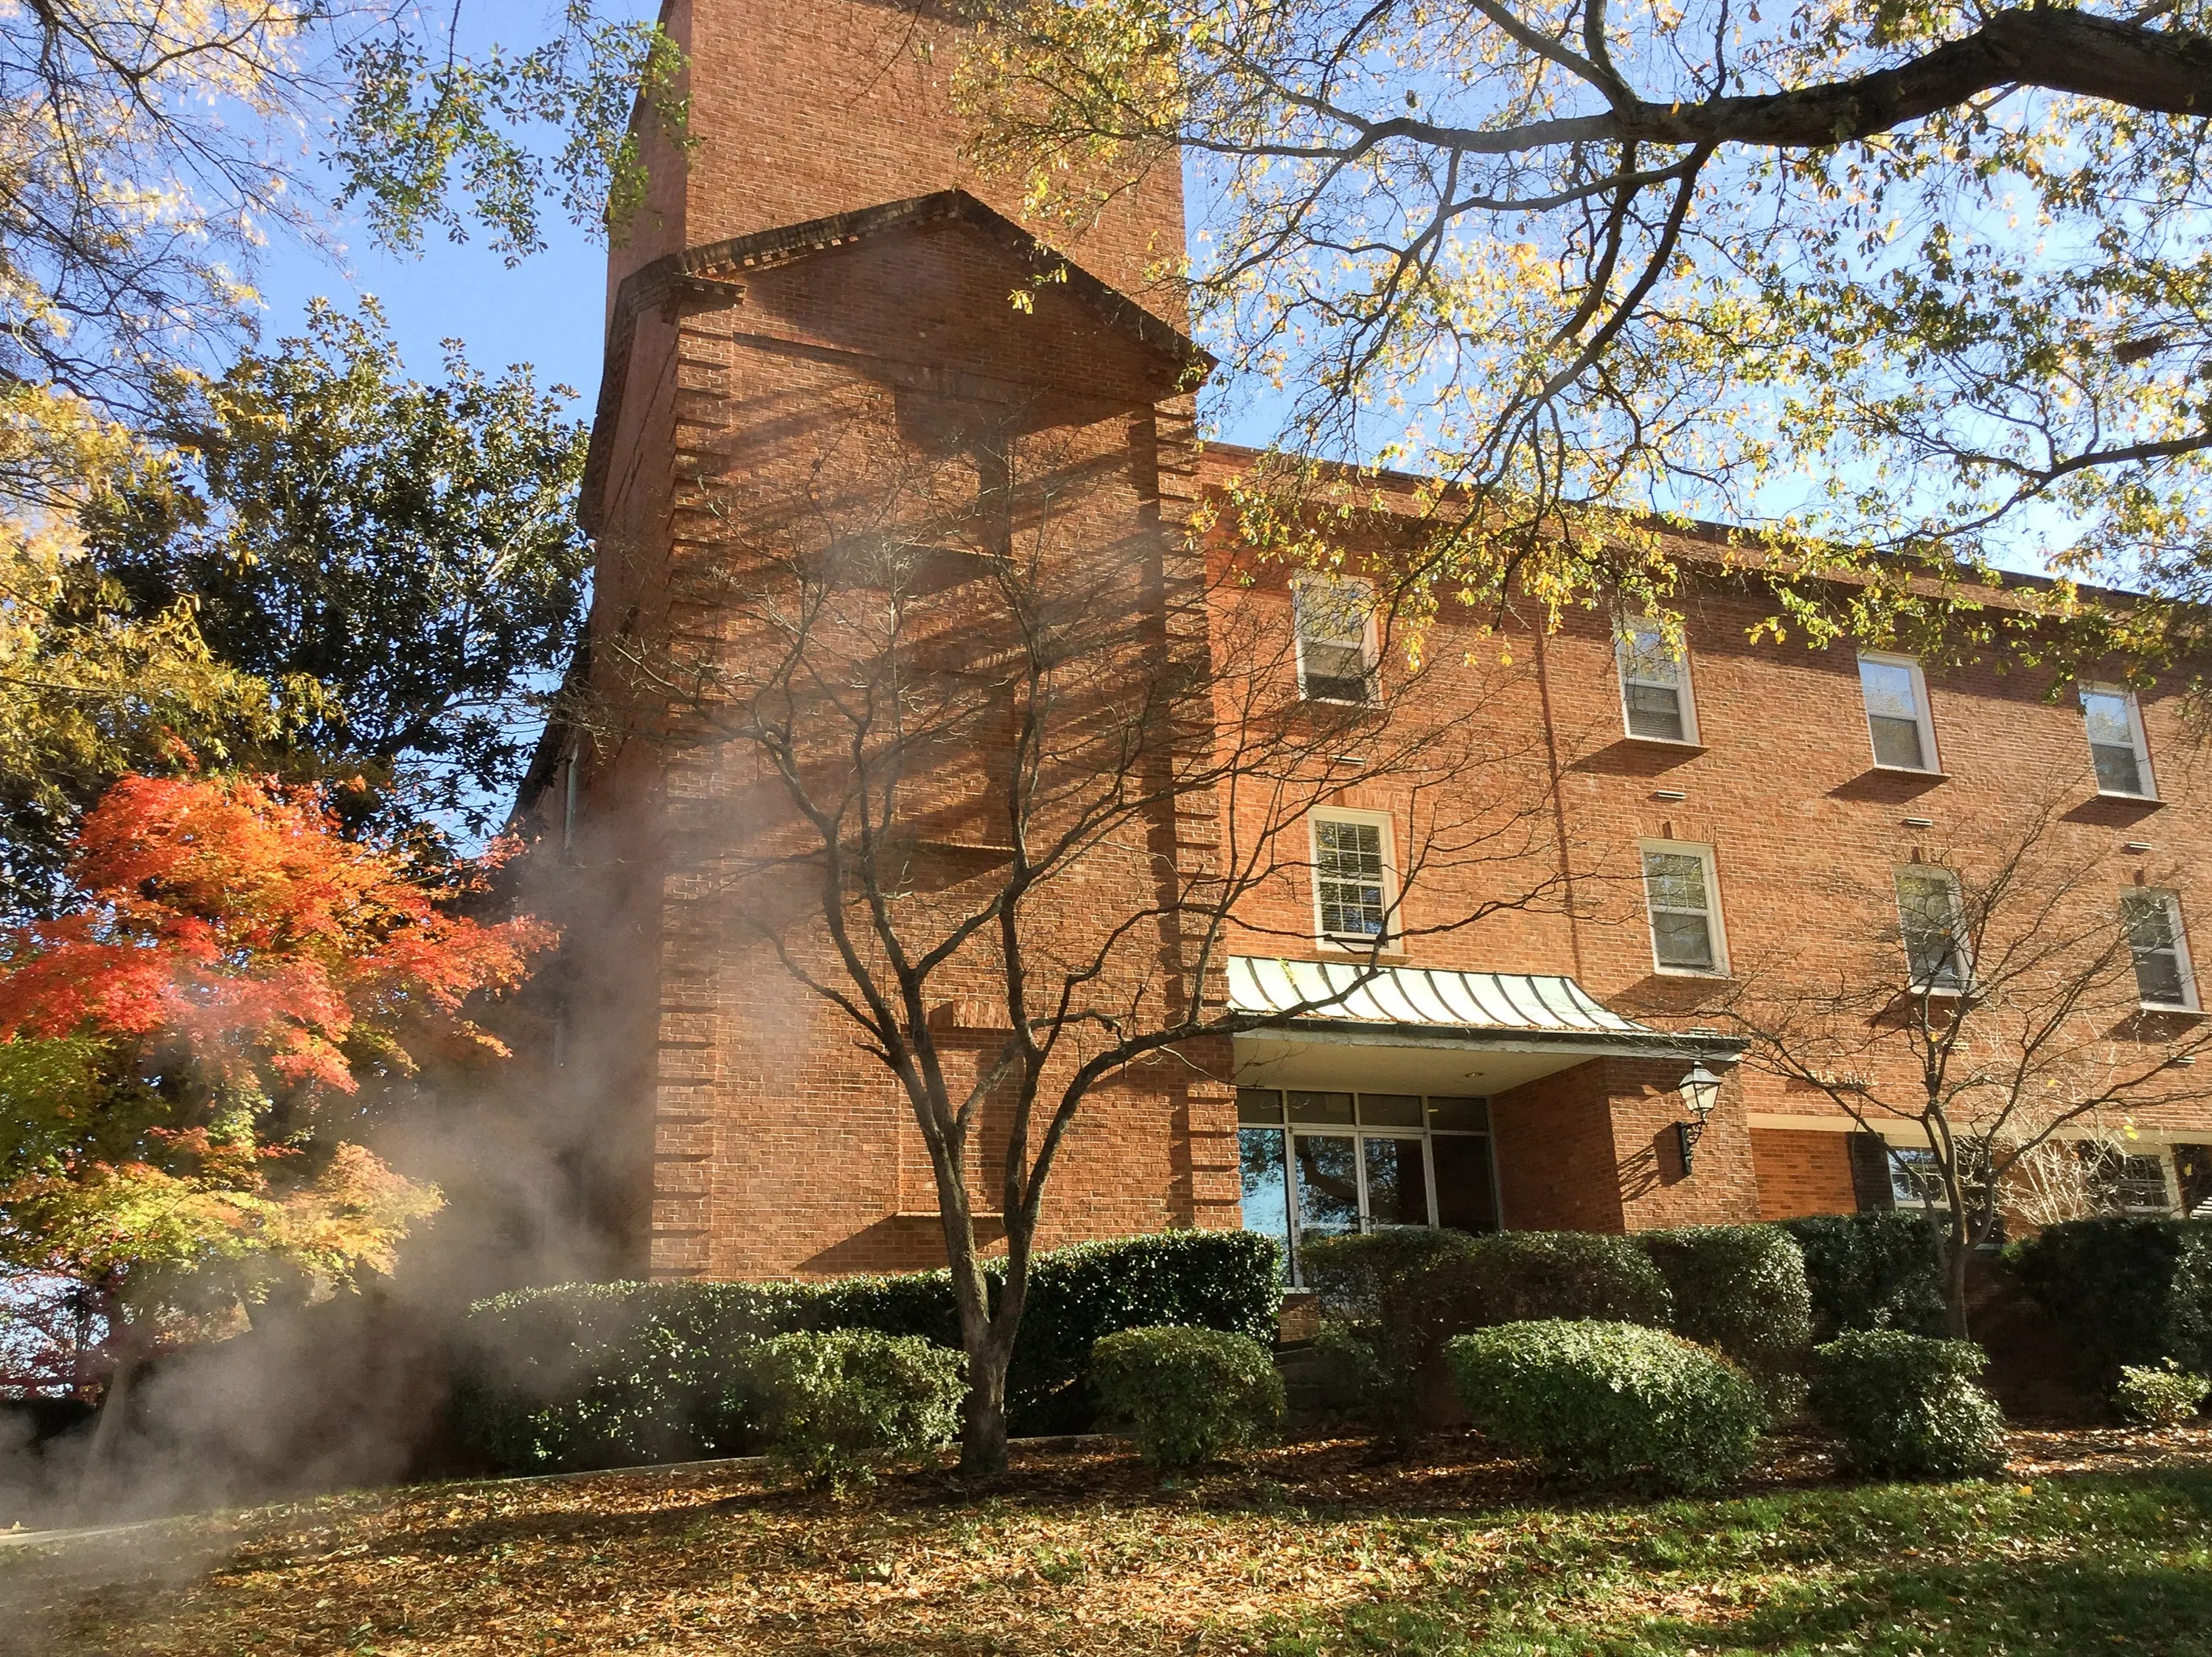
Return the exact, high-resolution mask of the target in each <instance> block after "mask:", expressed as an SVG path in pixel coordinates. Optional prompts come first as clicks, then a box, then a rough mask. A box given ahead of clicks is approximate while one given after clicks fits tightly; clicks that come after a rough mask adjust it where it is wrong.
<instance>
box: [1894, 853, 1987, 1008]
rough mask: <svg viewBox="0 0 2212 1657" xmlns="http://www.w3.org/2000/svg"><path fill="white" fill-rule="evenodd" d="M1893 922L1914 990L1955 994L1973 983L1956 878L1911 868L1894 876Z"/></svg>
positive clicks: (1936, 870) (1946, 871) (1937, 870)
mask: <svg viewBox="0 0 2212 1657" xmlns="http://www.w3.org/2000/svg"><path fill="white" fill-rule="evenodd" d="M1896 875H1897V916H1898V920H1899V923H1900V925H1901V928H1902V935H1903V937H1904V941H1905V966H1906V968H1907V970H1908V971H1909V972H1910V973H1911V985H1912V987H1913V988H1914V989H1915V990H1936V991H1942V992H1949V993H1954V994H1955V993H1957V992H1959V991H1960V990H1965V989H1966V986H1967V985H1968V984H1970V983H1972V980H1973V961H1972V956H1971V954H1970V953H1969V951H1968V949H1967V940H1966V912H1965V910H1964V908H1963V907H1962V906H1961V905H1960V902H1959V880H1958V876H1956V875H1954V874H1952V873H1951V871H1950V870H1949V869H1948V868H1926V867H1923V866H1922V865H1920V864H1917V863H1916V864H1911V865H1908V866H1907V867H1905V868H1900V869H1899V870H1897V871H1896Z"/></svg>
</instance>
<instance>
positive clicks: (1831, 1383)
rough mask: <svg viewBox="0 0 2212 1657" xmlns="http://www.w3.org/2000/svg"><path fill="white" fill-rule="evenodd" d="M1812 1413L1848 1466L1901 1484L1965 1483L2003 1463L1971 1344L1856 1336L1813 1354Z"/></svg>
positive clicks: (1991, 1404)
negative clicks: (1831, 1436)
mask: <svg viewBox="0 0 2212 1657" xmlns="http://www.w3.org/2000/svg"><path fill="white" fill-rule="evenodd" d="M1814 1360H1815V1362H1816V1364H1817V1368H1816V1369H1815V1371H1814V1377H1813V1412H1814V1415H1815V1416H1818V1417H1819V1419H1820V1423H1821V1425H1822V1426H1824V1427H1826V1429H1828V1430H1829V1431H1830V1432H1832V1433H1833V1434H1834V1435H1836V1437H1837V1438H1838V1440H1840V1441H1842V1447H1843V1461H1844V1465H1845V1466H1847V1467H1849V1468H1850V1469H1852V1470H1853V1471H1857V1472H1862V1473H1870V1474H1874V1475H1876V1476H1878V1477H1899V1478H1966V1477H1972V1476H1974V1475H1976V1474H1979V1473H1992V1472H1995V1471H1997V1470H1998V1469H1999V1468H2001V1467H2002V1466H2003V1465H2004V1417H2003V1416H2002V1415H2000V1414H1999V1413H1998V1410H1997V1406H1996V1399H1994V1398H1991V1397H1990V1395H1989V1394H1988V1393H1987V1392H1984V1391H1983V1390H1982V1388H1981V1386H1979V1385H1978V1383H1977V1382H1976V1380H1975V1379H1974V1378H1975V1377H1976V1376H1978V1375H1979V1374H1981V1373H1982V1371H1983V1370H1984V1368H1987V1367H1988V1365H1989V1359H1988V1357H1987V1356H1986V1355H1984V1353H1983V1351H1982V1349H1981V1348H1980V1347H1978V1346H1976V1345H1975V1344H1974V1343H1972V1341H1944V1340H1934V1339H1930V1338H1929V1337H1927V1336H1924V1335H1908V1334H1906V1333H1905V1331H1903V1330H1899V1329H1858V1330H1853V1331H1850V1333H1848V1334H1845V1335H1841V1336H1838V1337H1837V1338H1836V1339H1834V1340H1832V1341H1831V1342H1829V1343H1827V1344H1826V1346H1823V1347H1820V1348H1818V1349H1815V1351H1814Z"/></svg>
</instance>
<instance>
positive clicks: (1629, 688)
mask: <svg viewBox="0 0 2212 1657" xmlns="http://www.w3.org/2000/svg"><path fill="white" fill-rule="evenodd" d="M1613 649H1614V655H1616V656H1617V657H1618V658H1619V660H1620V704H1621V711H1622V713H1623V714H1624V715H1625V716H1626V719H1627V722H1628V734H1630V735H1631V736H1640V737H1644V738H1646V739H1647V740H1652V741H1657V742H1695V741H1696V740H1698V710H1697V707H1696V704H1694V703H1693V702H1692V699H1691V697H1690V661H1689V658H1688V656H1687V655H1685V654H1684V653H1683V652H1682V651H1681V650H1680V649H1677V648H1676V647H1675V646H1674V644H1672V643H1669V642H1668V637H1667V634H1666V632H1665V631H1664V630H1663V629H1662V627H1661V626H1660V625H1659V624H1658V623H1657V622H1656V621H1652V620H1650V619H1648V618H1636V619H1632V620H1629V621H1625V622H1623V623H1622V624H1621V627H1620V636H1619V637H1618V638H1617V639H1616V640H1615V641H1614V646H1613Z"/></svg>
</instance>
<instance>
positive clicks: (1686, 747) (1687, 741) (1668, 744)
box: [1621, 731, 1705, 753]
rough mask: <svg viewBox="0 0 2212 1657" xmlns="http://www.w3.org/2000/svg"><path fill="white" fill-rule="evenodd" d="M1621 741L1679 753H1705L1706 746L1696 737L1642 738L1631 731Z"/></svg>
mask: <svg viewBox="0 0 2212 1657" xmlns="http://www.w3.org/2000/svg"><path fill="white" fill-rule="evenodd" d="M1621 740H1622V741H1624V742H1637V743H1641V744H1643V745H1644V746H1646V747H1652V748H1672V749H1674V751H1675V752H1677V753H1703V752H1705V744H1704V743H1702V742H1700V741H1699V740H1696V739H1695V738H1694V737H1680V736H1640V735H1638V734H1637V733H1636V732H1634V731H1631V732H1629V733H1628V734H1626V736H1624V737H1622V738H1621Z"/></svg>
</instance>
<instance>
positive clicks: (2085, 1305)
mask: <svg viewBox="0 0 2212 1657" xmlns="http://www.w3.org/2000/svg"><path fill="white" fill-rule="evenodd" d="M2005 1258H2006V1259H2007V1260H2008V1262H2010V1264H2011V1265H2012V1267H2013V1270H2015V1272H2016V1273H2017V1274H2018V1275H2019V1277H2020V1281H2021V1286H2022V1287H2024V1288H2026V1289H2027V1292H2028V1293H2029V1294H2030V1295H2033V1296H2034V1297H2035V1299H2036V1301H2037V1302H2038V1303H2039V1305H2041V1306H2042V1307H2043V1308H2044V1309H2045V1311H2046V1312H2048V1313H2051V1317H2052V1318H2053V1319H2056V1320H2057V1323H2058V1325H2059V1326H2060V1327H2061V1328H2063V1329H2064V1330H2065V1331H2066V1332H2067V1333H2068V1334H2069V1335H2070V1336H2072V1337H2074V1338H2075V1339H2076V1340H2078V1341H2080V1342H2081V1343H2083V1344H2084V1345H2086V1346H2087V1347H2088V1348H2089V1349H2091V1350H2092V1351H2093V1352H2095V1353H2096V1354H2097V1355H2098V1357H2099V1358H2100V1360H2101V1361H2102V1362H2104V1363H2105V1364H2106V1367H2107V1371H2108V1373H2109V1372H2110V1371H2112V1370H2116V1369H2118V1368H2122V1367H2124V1366H2129V1365H2133V1366H2136V1367H2148V1366H2152V1365H2156V1364H2159V1363H2161V1362H2164V1361H2165V1360H2166V1359H2168V1358H2171V1359H2172V1360H2173V1361H2174V1362H2176V1363H2178V1364H2179V1365H2180V1366H2181V1367H2182V1368H2184V1369H2192V1370H2197V1371H2199V1372H2207V1371H2212V1221H2203V1220H2130V1219H2118V1218H2114V1219H2105V1220H2069V1221H2067V1222H2066V1223H2065V1224H2063V1225H2057V1226H2050V1227H2046V1228H2045V1229H2044V1230H2042V1231H2040V1232H2039V1233H2037V1234H2035V1235H2034V1236H2033V1237H2030V1238H2027V1239H2026V1240H2023V1241H2021V1242H2018V1243H2015V1244H2014V1245H2013V1246H2011V1247H2010V1248H2008V1249H2007V1250H2006V1251H2005Z"/></svg>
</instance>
